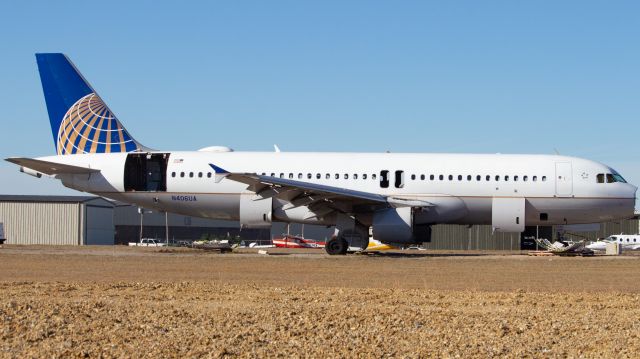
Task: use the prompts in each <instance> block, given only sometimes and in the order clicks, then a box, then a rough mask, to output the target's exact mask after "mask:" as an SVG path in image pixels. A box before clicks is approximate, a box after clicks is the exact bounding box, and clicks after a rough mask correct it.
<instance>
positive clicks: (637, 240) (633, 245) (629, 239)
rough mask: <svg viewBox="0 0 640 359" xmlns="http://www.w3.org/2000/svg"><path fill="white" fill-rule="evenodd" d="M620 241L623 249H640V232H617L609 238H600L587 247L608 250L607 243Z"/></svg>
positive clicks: (595, 249)
mask: <svg viewBox="0 0 640 359" xmlns="http://www.w3.org/2000/svg"><path fill="white" fill-rule="evenodd" d="M609 243H619V244H620V246H622V249H623V250H628V251H629V250H631V251H635V250H639V249H640V234H616V235H613V236H609V237H607V238H604V239H601V240H598V241H597V242H593V243H591V244H589V245H587V248H589V249H591V250H594V251H606V250H607V244H609Z"/></svg>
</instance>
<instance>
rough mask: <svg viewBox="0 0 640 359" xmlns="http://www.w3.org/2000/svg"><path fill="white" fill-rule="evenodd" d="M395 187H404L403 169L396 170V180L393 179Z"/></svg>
mask: <svg viewBox="0 0 640 359" xmlns="http://www.w3.org/2000/svg"><path fill="white" fill-rule="evenodd" d="M394 184H395V186H396V188H402V187H404V171H396V180H395V183H394Z"/></svg>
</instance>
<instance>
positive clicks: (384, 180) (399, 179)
mask: <svg viewBox="0 0 640 359" xmlns="http://www.w3.org/2000/svg"><path fill="white" fill-rule="evenodd" d="M262 175H263V176H267V175H270V176H271V177H276V176H277V175H278V174H276V173H275V172H272V173H270V174H267V173H266V172H262ZM176 176H180V178H184V177H186V176H188V177H189V178H193V177H196V176H197V177H198V178H203V177H204V176H206V177H207V178H211V176H212V173H211V172H206V173H203V172H197V173H196V172H180V173H177V172H171V177H176ZM598 176H600V175H598ZM278 177H280V178H285V177H288V178H289V179H294V178H295V177H296V176H295V175H294V174H293V173H289V174H288V175H285V173H280V174H279V176H278ZM304 177H305V175H304V174H303V173H298V174H297V178H298V179H304ZM323 177H324V178H325V179H331V178H332V177H333V178H334V179H340V178H344V179H349V178H352V179H354V180H357V179H358V178H360V179H363V180H366V179H368V178H370V179H372V180H376V179H377V178H378V176H377V175H376V174H375V173H372V174H371V175H369V174H368V173H362V174H359V173H353V174H350V173H343V174H340V173H335V174H333V175H332V174H331V173H325V174H324V176H323V174H322V173H316V174H315V178H316V179H322V178H323ZM306 178H307V179H313V178H314V174H312V173H307V174H306ZM418 178H419V179H420V180H422V181H424V180H426V179H427V175H424V174H421V175H415V174H412V175H411V180H413V181H415V180H417V179H418ZM428 178H429V180H430V181H435V180H436V178H437V180H439V181H444V180H445V179H448V180H449V181H453V180H454V179H457V180H458V181H462V180H464V179H465V176H463V175H457V176H454V175H447V176H445V175H438V176H437V177H436V175H434V174H432V175H429V176H428ZM598 178H599V177H598ZM483 179H484V181H486V182H489V181H491V180H492V179H493V180H494V181H496V182H499V181H505V182H509V181H511V180H512V181H514V182H518V181H520V180H522V181H523V182H527V181H529V179H531V181H532V182H537V181H538V176H531V177H529V176H527V175H524V176H519V175H513V176H510V175H504V176H500V175H495V176H491V175H485V176H481V175H476V176H475V180H476V181H477V182H480V181H483ZM540 179H541V180H542V181H543V182H544V181H546V180H547V176H542V177H541V178H540ZM466 180H467V181H473V180H474V176H472V175H467V176H466ZM394 184H395V187H396V188H402V187H404V171H395V183H394ZM380 185H381V186H382V187H384V188H386V187H388V186H389V171H380Z"/></svg>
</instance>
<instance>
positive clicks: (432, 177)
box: [411, 175, 547, 182]
mask: <svg viewBox="0 0 640 359" xmlns="http://www.w3.org/2000/svg"><path fill="white" fill-rule="evenodd" d="M447 178H448V179H449V181H453V180H454V178H456V177H454V176H453V175H448V176H447ZM464 178H465V177H464V176H463V175H458V176H457V179H458V181H462V180H463V179H464ZM482 178H483V176H481V175H476V176H475V180H476V181H478V182H479V181H482V180H483V179H482ZM491 178H492V176H491V175H486V176H484V181H486V182H489V181H491ZM493 178H494V180H495V181H496V182H499V181H500V180H501V179H502V180H504V181H505V182H508V181H510V180H513V181H514V182H518V181H519V180H520V179H521V178H522V181H524V182H527V181H529V176H522V177H520V176H519V175H514V176H509V175H505V176H502V177H501V176H500V175H496V176H494V177H493ZM411 179H412V180H416V179H418V176H417V175H411ZM426 179H427V175H420V180H422V181H424V180H426ZM435 179H436V175H429V180H430V181H435ZM444 179H445V176H444V175H438V180H440V181H444ZM466 179H467V181H473V179H474V177H473V176H472V175H467V176H466ZM531 180H532V181H533V182H536V181H538V176H531ZM541 180H542V181H543V182H544V181H546V180H547V176H542V178H541Z"/></svg>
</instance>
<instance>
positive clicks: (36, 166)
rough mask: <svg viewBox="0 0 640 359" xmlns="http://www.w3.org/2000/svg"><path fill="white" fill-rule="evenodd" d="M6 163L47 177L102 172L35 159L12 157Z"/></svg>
mask: <svg viewBox="0 0 640 359" xmlns="http://www.w3.org/2000/svg"><path fill="white" fill-rule="evenodd" d="M5 161H8V162H11V163H15V164H17V165H18V166H21V167H25V168H29V169H32V170H34V171H37V172H40V173H44V174H47V175H59V174H83V173H87V174H88V173H94V172H100V170H98V169H94V168H87V167H81V166H73V165H65V164H62V163H56V162H49V161H42V160H36V159H33V158H23V157H11V158H6V159H5Z"/></svg>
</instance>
